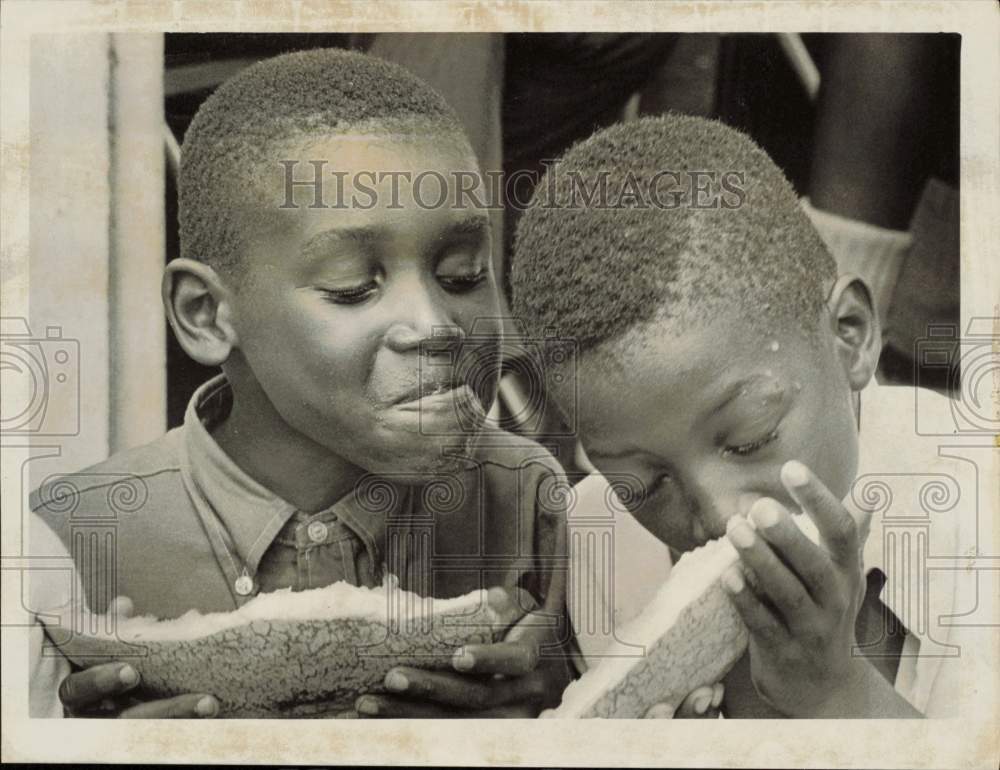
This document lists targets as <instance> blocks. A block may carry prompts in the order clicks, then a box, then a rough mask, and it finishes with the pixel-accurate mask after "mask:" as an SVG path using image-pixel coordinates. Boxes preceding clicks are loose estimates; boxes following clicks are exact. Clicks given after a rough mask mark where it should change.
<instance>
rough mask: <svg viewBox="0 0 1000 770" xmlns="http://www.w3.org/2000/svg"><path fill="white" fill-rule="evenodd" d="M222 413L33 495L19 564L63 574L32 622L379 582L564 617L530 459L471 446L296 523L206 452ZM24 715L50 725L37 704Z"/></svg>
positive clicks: (209, 400) (499, 436)
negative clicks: (124, 602)
mask: <svg viewBox="0 0 1000 770" xmlns="http://www.w3.org/2000/svg"><path fill="white" fill-rule="evenodd" d="M231 398H232V396H231V390H230V388H229V386H228V383H227V382H226V380H225V379H224V378H222V377H219V378H216V379H214V380H212V381H210V382H208V383H206V384H205V385H203V386H202V387H201V388H199V390H198V391H197V392H196V393H195V395H194V396H193V398H192V400H191V403H190V405H189V407H188V410H187V413H186V415H185V420H184V424H183V426H181V427H180V428H176V429H174V430H172V431H170V432H168V433H167V434H166V435H165V436H163V437H162V438H161V439H158V440H157V441H154V442H152V443H151V444H148V445H146V446H144V447H140V448H138V449H134V450H130V451H127V452H124V453H121V454H118V455H115V456H113V457H111V458H109V459H108V460H107V461H105V462H103V463H100V464H99V465H97V466H94V467H92V468H88V469H86V470H84V471H81V472H79V473H74V474H65V475H62V476H58V477H56V478H52V479H47V480H46V482H45V483H44V484H43V485H42V486H41V487H40V488H39V489H38V490H36V491H35V492H33V493H32V495H31V500H30V504H31V509H32V511H33V513H34V516H33V517H32V521H31V527H30V529H31V530H32V532H31V534H32V538H31V539H32V541H33V542H34V543H37V544H38V545H37V547H35V546H33V551H32V555H33V556H35V557H37V558H46V557H49V558H58V557H59V556H60V553H61V554H62V555H63V556H65V555H67V554H68V555H70V556H71V558H72V560H73V563H74V564H75V567H76V579H77V582H76V583H75V584H74V586H75V587H74V588H71V589H70V588H66V587H65V586H62V587H57V586H53V585H52V583H51V581H47V580H42V579H38V580H33V581H32V589H31V590H32V606H33V608H37V614H38V615H39V617H41V618H42V620H43V622H45V621H46V620H49V621H50V622H55V623H59V624H61V625H68V624H66V623H64V622H61V621H60V619H59V618H60V617H61V616H62V615H64V614H65V613H67V612H69V611H70V610H69V607H70V606H71V605H73V604H75V603H78V602H79V599H80V598H81V597H80V596H79V595H73V594H79V593H82V598H83V599H84V600H85V603H86V605H87V606H88V608H89V609H90V610H91V611H93V612H97V613H101V612H104V611H105V610H106V608H107V606H108V603H109V602H110V601H111V600H112V599H113V598H114V597H115V596H120V595H121V596H128V597H129V598H130V599H132V601H133V603H134V606H135V612H136V614H148V615H153V616H156V617H158V618H164V619H165V618H175V617H178V616H180V615H182V614H183V613H185V612H187V611H188V610H192V609H195V610H199V611H201V612H203V613H204V612H227V611H231V610H233V609H236V608H237V607H239V606H240V605H242V604H243V603H244V602H246V601H248V600H249V599H250V598H252V597H253V595H254V594H256V593H258V592H260V591H273V590H277V589H280V588H291V589H293V590H304V589H309V588H318V587H323V586H326V585H329V584H331V583H334V582H338V581H346V582H349V583H351V584H353V585H363V586H375V585H378V584H380V583H381V582H382V580H383V578H384V576H385V574H387V573H392V574H394V575H396V576H397V577H398V578H399V580H400V585H401V586H402V587H403V588H404V589H408V590H411V591H415V592H417V593H420V594H421V595H424V596H435V597H440V598H447V597H452V596H458V595H461V594H464V593H467V592H469V591H472V590H477V589H479V588H486V587H489V586H495V585H502V586H507V587H512V586H514V585H521V586H522V587H525V588H527V589H528V590H529V591H531V592H532V593H533V594H534V595H535V597H536V598H537V599H539V600H540V601H541V600H543V598H545V597H546V595H547V594H559V595H558V596H557V597H555V598H554V599H553V600H554V601H557V602H561V601H562V595H561V594H562V591H561V589H560V590H559V591H555V592H547V585H548V581H549V580H552V579H554V577H555V575H556V574H557V573H558V570H559V569H560V563H559V562H560V559H561V558H563V557H562V551H561V549H562V548H563V528H564V524H565V522H564V514H565V497H561V496H560V493H559V491H558V487H559V486H560V485H564V484H565V482H564V480H563V476H562V472H561V469H560V468H559V466H558V464H557V463H556V461H555V459H554V458H553V457H552V455H551V454H549V452H548V451H547V450H546V449H545V448H543V447H541V446H540V445H539V444H537V443H535V442H533V441H531V440H530V439H525V438H522V437H519V436H514V435H513V434H509V433H506V432H502V431H484V432H483V434H482V435H481V436H479V438H478V439H477V441H476V442H475V446H474V447H473V448H472V450H471V451H470V453H469V456H468V457H466V458H464V467H462V468H460V469H458V470H456V471H450V472H442V473H438V474H431V475H429V476H428V477H427V478H426V480H425V481H424V482H423V483H421V484H419V485H412V484H404V483H400V482H398V481H396V480H394V479H392V478H391V477H387V476H384V475H383V476H368V477H365V478H363V479H362V480H361V481H359V483H358V484H357V485H356V487H355V488H354V490H352V492H350V493H349V494H348V495H346V496H345V497H344V498H342V499H341V500H339V501H338V502H337V503H335V504H334V505H332V506H330V507H329V508H327V509H325V510H322V511H318V512H304V511H300V510H297V509H296V508H295V506H294V505H292V504H290V503H289V502H287V501H285V500H283V499H281V498H280V497H279V496H277V495H276V494H275V493H273V492H272V491H270V490H269V489H267V488H266V487H264V486H263V485H261V484H260V483H259V482H257V481H256V480H254V479H253V478H251V477H250V476H249V475H248V474H247V473H245V472H244V471H243V470H242V469H241V468H240V467H239V466H238V465H237V464H236V463H235V462H234V461H233V460H232V459H231V458H230V457H229V456H228V455H227V454H226V453H225V452H224V451H223V450H222V448H221V447H220V446H219V445H218V443H216V441H215V439H214V438H213V437H212V433H211V431H212V429H213V428H214V427H215V426H217V425H218V424H219V423H220V421H221V420H223V419H225V417H226V415H227V414H228V411H229V408H230V405H231ZM57 552H59V553H57ZM562 569H563V570H565V563H564V562H563V563H562ZM559 584H560V586H561V585H562V581H561V580H560V581H559ZM45 612H48V613H49V614H48V617H47V618H46V616H45V614H44V613H45ZM66 671H68V668H66V667H63V668H62V669H60V670H58V671H56V672H55V673H52V672H50V673H51V677H50V678H51V679H52V681H55V682H58V681H59V680H61V677H62V676H64V675H65V673H66ZM42 679H43V677H42V676H41V673H39V681H42ZM48 689H49V690H50V691H51V688H48ZM52 697H54V694H53V695H52ZM32 711H33V713H34V712H35V711H39V712H41V713H48V712H52V711H58V709H57V708H56V707H54V706H52V703H51V698H50V700H49V703H48V705H44V704H43V703H42V701H41V700H40V701H39V704H38V705H37V708H36V705H35V704H34V703H33V705H32Z"/></svg>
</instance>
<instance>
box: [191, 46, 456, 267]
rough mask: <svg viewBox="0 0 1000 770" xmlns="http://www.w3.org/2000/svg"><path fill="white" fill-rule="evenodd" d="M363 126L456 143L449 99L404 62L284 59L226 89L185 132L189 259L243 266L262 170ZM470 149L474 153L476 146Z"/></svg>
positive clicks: (324, 52) (333, 52) (351, 55)
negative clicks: (245, 219)
mask: <svg viewBox="0 0 1000 770" xmlns="http://www.w3.org/2000/svg"><path fill="white" fill-rule="evenodd" d="M357 130H362V131H365V132H372V133H385V134H397V133H401V134H412V133H414V132H416V131H418V130H419V131H422V132H427V133H429V134H430V135H433V136H435V137H441V138H443V139H452V140H454V139H455V138H456V137H458V138H459V139H460V141H461V142H463V143H464V146H466V147H467V146H468V144H467V140H466V139H465V134H464V131H463V129H462V127H461V122H460V121H459V119H458V117H457V115H456V114H455V112H454V111H453V110H452V108H451V107H450V106H449V105H448V104H447V103H446V102H445V100H444V98H443V97H442V96H441V95H440V94H438V93H437V92H436V91H434V90H433V89H432V88H431V87H430V86H428V85H427V84H426V83H424V82H423V81H422V80H420V79H419V78H417V77H416V76H415V75H413V74H412V73H411V72H409V71H408V70H406V69H404V68H403V67H400V66H399V65H396V64H392V63H390V62H387V61H384V60H382V59H378V58H376V57H374V56H368V55H366V54H362V53H357V52H353V51H347V50H342V49H336V48H326V49H314V50H308V51H299V52H295V53H289V54H284V55H282V56H276V57H274V58H271V59H265V60H263V61H261V62H258V63H256V64H253V65H251V66H250V67H248V68H246V69H245V70H243V71H241V72H240V73H239V74H237V75H235V76H234V77H233V78H231V79H230V80H228V81H226V82H225V83H223V84H222V85H221V86H219V88H218V89H217V90H216V91H215V92H214V93H213V94H212V95H211V96H209V97H208V99H206V100H205V102H204V103H203V104H202V105H201V107H200V109H199V110H198V113H197V114H196V115H195V117H194V120H193V121H192V122H191V125H190V127H189V128H188V130H187V133H186V134H185V136H184V146H183V150H182V155H181V169H180V181H179V220H180V253H181V256H182V257H188V258H191V259H197V260H200V261H203V262H206V263H207V264H209V265H211V266H212V267H215V268H216V269H220V270H231V269H232V268H234V267H236V266H237V265H238V264H239V262H240V253H241V250H242V245H243V242H242V239H241V237H240V236H241V233H242V231H243V228H242V226H241V224H240V223H239V222H238V221H236V212H237V211H238V210H239V209H238V208H234V207H238V206H240V204H241V203H243V204H245V203H246V201H247V199H246V198H245V197H244V198H239V197H237V196H238V195H240V194H241V193H244V192H246V190H247V188H248V187H249V186H250V185H251V184H252V181H251V180H252V178H253V173H254V172H253V169H254V168H255V167H257V168H259V167H260V165H261V164H263V163H267V162H270V161H276V159H277V157H278V156H277V154H276V153H277V151H278V150H280V149H284V148H287V147H289V146H290V145H291V144H292V143H294V142H295V141H298V140H308V139H310V138H313V137H318V136H323V135H340V134H345V133H349V132H351V131H357ZM470 152H471V150H470Z"/></svg>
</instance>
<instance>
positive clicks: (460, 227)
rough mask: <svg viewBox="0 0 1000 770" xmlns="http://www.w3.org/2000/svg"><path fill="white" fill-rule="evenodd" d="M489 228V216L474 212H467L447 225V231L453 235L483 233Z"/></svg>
mask: <svg viewBox="0 0 1000 770" xmlns="http://www.w3.org/2000/svg"><path fill="white" fill-rule="evenodd" d="M489 229H490V220H489V217H486V216H481V215H476V214H469V215H468V216H466V217H463V218H462V219H460V220H458V221H457V222H453V223H452V224H450V225H449V226H448V232H449V233H450V234H453V235H483V234H485V233H486V231H487V230H489Z"/></svg>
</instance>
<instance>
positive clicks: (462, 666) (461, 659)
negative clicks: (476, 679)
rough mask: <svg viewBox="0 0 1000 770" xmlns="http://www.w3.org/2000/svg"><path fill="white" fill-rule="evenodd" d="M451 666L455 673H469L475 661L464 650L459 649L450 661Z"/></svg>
mask: <svg viewBox="0 0 1000 770" xmlns="http://www.w3.org/2000/svg"><path fill="white" fill-rule="evenodd" d="M451 665H452V666H453V667H454V669H455V670H456V671H471V670H472V667H473V666H475V665H476V659H475V658H474V657H472V655H471V654H469V653H468V652H467V651H466V650H464V649H460V650H458V651H457V652H456V653H455V655H454V657H453V658H452V659H451Z"/></svg>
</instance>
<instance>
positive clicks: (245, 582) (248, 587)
mask: <svg viewBox="0 0 1000 770" xmlns="http://www.w3.org/2000/svg"><path fill="white" fill-rule="evenodd" d="M236 593H238V594H239V595H240V596H249V595H250V594H252V593H253V578H252V577H250V576H249V575H242V576H240V577H238V578H236Z"/></svg>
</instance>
